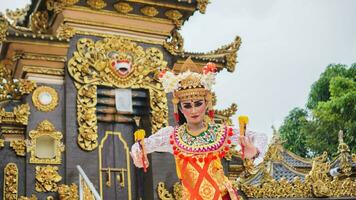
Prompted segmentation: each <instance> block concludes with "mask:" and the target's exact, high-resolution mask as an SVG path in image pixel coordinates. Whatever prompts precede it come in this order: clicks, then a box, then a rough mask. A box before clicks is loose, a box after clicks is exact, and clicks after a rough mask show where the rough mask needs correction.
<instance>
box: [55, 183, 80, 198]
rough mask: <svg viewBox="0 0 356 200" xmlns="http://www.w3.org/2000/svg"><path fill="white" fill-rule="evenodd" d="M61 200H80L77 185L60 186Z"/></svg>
mask: <svg viewBox="0 0 356 200" xmlns="http://www.w3.org/2000/svg"><path fill="white" fill-rule="evenodd" d="M57 192H58V194H59V200H79V195H78V186H77V185H76V184H75V183H72V184H71V185H64V184H62V185H59V186H58V191H57Z"/></svg>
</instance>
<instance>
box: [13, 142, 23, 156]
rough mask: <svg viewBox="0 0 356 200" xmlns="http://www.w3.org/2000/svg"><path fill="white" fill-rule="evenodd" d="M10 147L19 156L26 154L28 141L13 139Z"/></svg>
mask: <svg viewBox="0 0 356 200" xmlns="http://www.w3.org/2000/svg"><path fill="white" fill-rule="evenodd" d="M10 147H12V149H13V150H14V151H15V152H16V155H18V156H25V154H26V143H25V141H24V140H12V141H11V142H10Z"/></svg>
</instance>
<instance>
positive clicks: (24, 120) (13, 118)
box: [0, 103, 30, 125]
mask: <svg viewBox="0 0 356 200" xmlns="http://www.w3.org/2000/svg"><path fill="white" fill-rule="evenodd" d="M29 115H30V106H29V105H28V104H27V103H26V104H21V105H19V106H17V107H15V108H14V110H13V112H6V111H5V108H1V109H0V123H11V124H13V123H17V124H22V125H27V124H28V116H29Z"/></svg>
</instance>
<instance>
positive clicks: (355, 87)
mask: <svg viewBox="0 0 356 200" xmlns="http://www.w3.org/2000/svg"><path fill="white" fill-rule="evenodd" d="M353 67H356V65H354V66H353ZM350 69H352V68H350ZM355 77H356V74H355ZM329 92H330V98H329V100H328V101H321V102H318V105H317V106H316V107H315V108H314V109H313V110H312V113H313V117H314V118H313V121H312V123H313V126H312V128H313V129H314V130H311V128H309V130H310V134H308V137H307V141H306V143H307V146H308V147H309V148H310V149H312V150H313V152H315V153H317V154H320V153H322V152H323V151H324V150H326V151H328V152H330V153H335V152H336V151H337V144H338V142H337V138H338V137H337V135H338V132H339V130H343V131H344V135H345V136H344V137H345V138H344V139H345V142H346V143H347V144H348V145H349V147H350V148H351V149H352V151H353V152H355V151H356V81H355V80H354V79H351V78H347V77H340V76H337V77H334V78H332V79H331V80H330V84H329Z"/></svg>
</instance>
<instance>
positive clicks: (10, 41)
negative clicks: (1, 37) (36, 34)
mask: <svg viewBox="0 0 356 200" xmlns="http://www.w3.org/2000/svg"><path fill="white" fill-rule="evenodd" d="M7 41H8V42H9V43H18V44H31V45H40V46H52V47H64V48H68V47H69V44H60V42H56V43H55V42H53V43H51V42H47V41H43V42H39V41H23V40H16V39H8V40H7ZM63 41H64V40H63ZM66 43H67V42H66Z"/></svg>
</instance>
